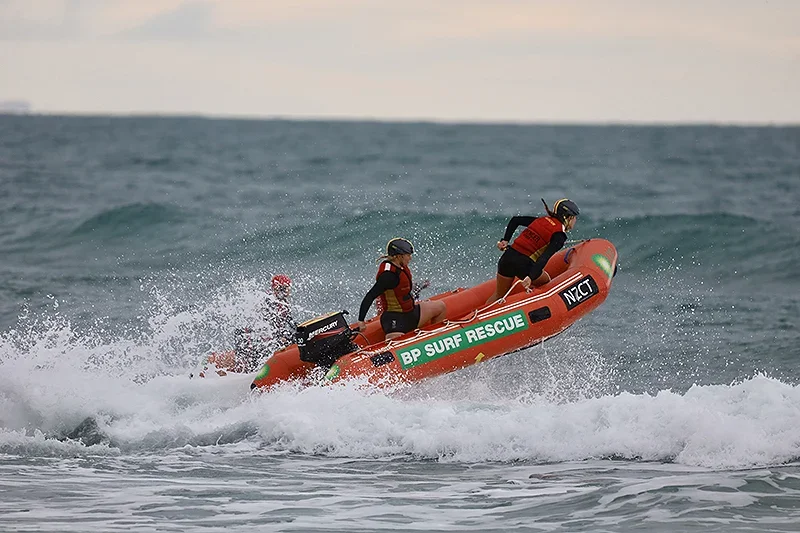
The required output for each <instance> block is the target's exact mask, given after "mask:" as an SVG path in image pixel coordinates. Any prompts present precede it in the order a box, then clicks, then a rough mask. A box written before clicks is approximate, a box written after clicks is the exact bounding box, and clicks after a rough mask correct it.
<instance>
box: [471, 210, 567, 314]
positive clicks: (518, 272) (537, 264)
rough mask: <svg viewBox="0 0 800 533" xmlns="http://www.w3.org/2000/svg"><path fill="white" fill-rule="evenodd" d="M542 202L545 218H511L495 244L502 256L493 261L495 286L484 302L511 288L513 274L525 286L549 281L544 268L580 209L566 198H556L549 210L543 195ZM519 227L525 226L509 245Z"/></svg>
mask: <svg viewBox="0 0 800 533" xmlns="http://www.w3.org/2000/svg"><path fill="white" fill-rule="evenodd" d="M542 203H544V209H545V211H547V216H546V217H513V218H512V219H511V221H510V222H509V223H508V226H507V227H506V233H505V235H503V238H502V239H501V240H500V241H499V242H498V243H497V247H498V248H499V249H500V250H503V255H502V256H500V261H498V263H497V285H496V286H495V289H494V294H492V296H490V297H489V299H488V300H486V303H487V304H488V303H492V302H494V301H496V300H498V299H500V298H502V297H503V296H504V295H505V294H506V293H507V292H508V290H509V289H510V288H511V285H512V284H513V283H514V278H515V277H516V278H519V279H521V280H522V286H523V287H525V288H526V289H527V288H529V287H530V286H531V285H533V286H534V287H539V286H540V285H544V284H545V283H547V282H548V281H550V275H549V274H548V273H547V272H545V271H544V267H545V265H547V262H548V261H549V260H550V258H551V257H552V256H553V254H554V253H556V252H557V251H559V250H560V249H561V248H562V247H563V246H564V243H565V242H567V233H566V232H568V231H569V230H571V229H572V228H573V227H575V221H576V220H577V217H578V215H579V214H580V211H579V210H578V206H577V205H575V202H573V201H571V200H568V199H566V198H564V199H561V200H559V201H557V202H556V203H555V205H553V210H552V211H550V208H549V207H547V202H545V201H544V198H542ZM519 226H527V227H526V228H525V229H524V230H522V233H520V234H519V237H517V238H516V239H515V240H514V242H512V243H511V245H510V246H509V244H508V241H509V240H511V236H512V235H514V231H515V230H516V229H517V228H518V227H519Z"/></svg>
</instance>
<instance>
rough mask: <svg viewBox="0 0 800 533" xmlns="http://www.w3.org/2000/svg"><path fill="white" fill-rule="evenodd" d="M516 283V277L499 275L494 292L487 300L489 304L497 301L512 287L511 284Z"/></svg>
mask: <svg viewBox="0 0 800 533" xmlns="http://www.w3.org/2000/svg"><path fill="white" fill-rule="evenodd" d="M513 284H514V278H507V277H506V276H501V275H500V274H498V275H497V283H496V285H495V288H494V293H493V294H492V295H491V296H489V299H488V300H486V303H487V304H490V303H492V302H496V301H497V300H499V299H500V298H502V297H503V296H505V295H506V293H507V292H508V289H510V288H511V285H513Z"/></svg>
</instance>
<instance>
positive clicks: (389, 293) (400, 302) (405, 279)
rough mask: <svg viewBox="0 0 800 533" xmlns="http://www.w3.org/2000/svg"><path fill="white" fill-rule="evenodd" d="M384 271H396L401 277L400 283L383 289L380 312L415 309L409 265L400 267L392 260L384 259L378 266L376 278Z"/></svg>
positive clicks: (379, 300) (379, 297) (379, 299)
mask: <svg viewBox="0 0 800 533" xmlns="http://www.w3.org/2000/svg"><path fill="white" fill-rule="evenodd" d="M384 272H395V273H396V274H397V275H398V276H399V277H400V283H399V284H398V285H397V287H395V288H394V289H389V290H386V291H383V294H381V295H380V296H378V313H383V312H385V311H392V312H396V313H408V312H411V311H413V310H414V297H413V296H411V271H410V270H409V269H408V267H399V266H397V265H395V264H394V263H392V262H391V261H384V262H383V263H381V266H380V267H379V268H378V273H377V274H376V275H375V279H376V280H377V279H378V276H380V275H381V274H383V273H384Z"/></svg>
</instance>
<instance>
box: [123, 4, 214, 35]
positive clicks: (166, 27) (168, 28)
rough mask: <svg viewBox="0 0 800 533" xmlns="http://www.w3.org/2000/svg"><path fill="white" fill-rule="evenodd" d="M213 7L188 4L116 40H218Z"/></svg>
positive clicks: (145, 22)
mask: <svg viewBox="0 0 800 533" xmlns="http://www.w3.org/2000/svg"><path fill="white" fill-rule="evenodd" d="M214 14H215V5H214V3H213V2H211V1H203V0H197V1H191V2H185V3H183V4H180V5H179V6H177V7H176V8H174V9H172V10H170V11H166V12H161V13H158V14H156V15H155V16H153V17H151V18H149V19H148V20H146V21H144V22H143V23H141V24H139V25H138V26H135V27H133V28H131V29H128V30H125V31H123V32H120V34H119V36H120V37H123V38H128V39H134V40H170V41H183V40H189V41H193V40H206V39H212V38H215V37H220V36H222V32H220V31H219V28H218V27H217V26H216V25H215V23H214Z"/></svg>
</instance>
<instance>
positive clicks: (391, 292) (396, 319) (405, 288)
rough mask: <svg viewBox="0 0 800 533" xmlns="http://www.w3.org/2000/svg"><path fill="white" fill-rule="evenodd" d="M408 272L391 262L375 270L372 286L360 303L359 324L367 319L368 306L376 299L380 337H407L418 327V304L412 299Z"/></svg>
mask: <svg viewBox="0 0 800 533" xmlns="http://www.w3.org/2000/svg"><path fill="white" fill-rule="evenodd" d="M412 286H413V283H412V281H411V270H409V268H408V267H400V266H397V265H395V264H394V263H392V262H391V261H384V262H382V263H381V264H380V266H379V267H378V273H377V274H376V275H375V284H374V285H373V286H372V288H371V289H370V290H369V292H367V294H366V296H364V299H363V300H361V307H360V309H359V311H358V320H359V322H361V321H363V320H364V319H365V318H366V317H367V312H368V311H369V308H370V306H371V305H372V302H374V301H375V299H376V298H377V299H378V313H380V316H381V327H382V328H383V332H384V333H395V332H400V333H407V332H409V331H411V330H413V329H416V327H417V326H418V325H419V304H417V303H416V302H414V296H413V295H412Z"/></svg>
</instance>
